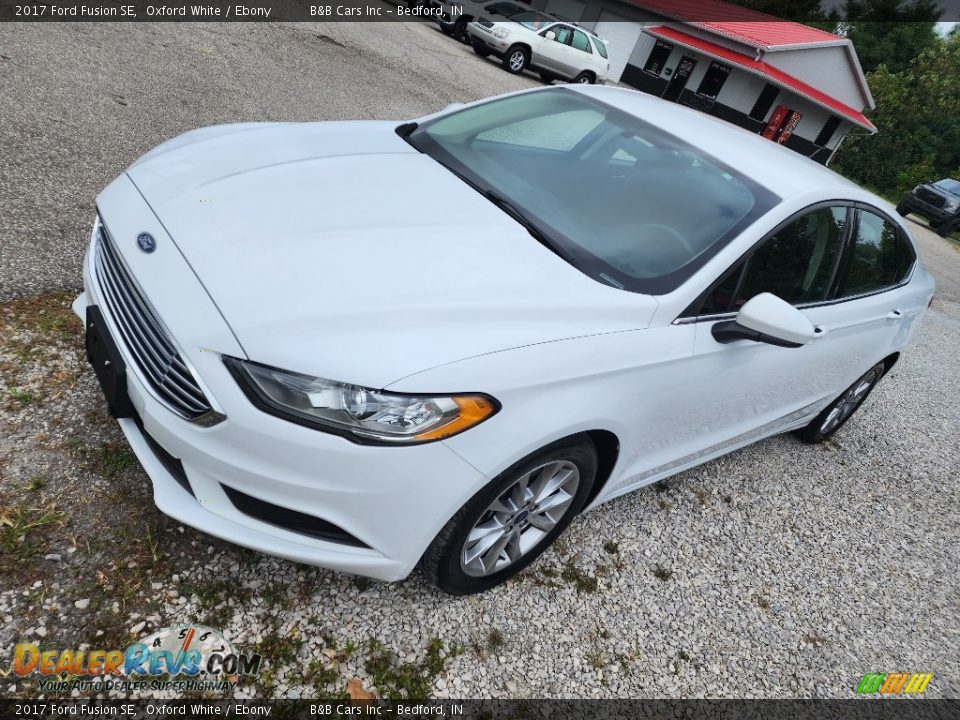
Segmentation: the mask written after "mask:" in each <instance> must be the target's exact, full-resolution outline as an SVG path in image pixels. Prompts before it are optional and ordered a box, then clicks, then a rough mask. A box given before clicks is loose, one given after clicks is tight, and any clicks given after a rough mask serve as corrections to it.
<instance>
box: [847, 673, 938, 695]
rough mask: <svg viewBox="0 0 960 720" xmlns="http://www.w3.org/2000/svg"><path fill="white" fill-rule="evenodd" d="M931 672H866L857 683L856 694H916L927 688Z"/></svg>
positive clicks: (931, 675) (931, 678)
mask: <svg viewBox="0 0 960 720" xmlns="http://www.w3.org/2000/svg"><path fill="white" fill-rule="evenodd" d="M931 680H933V673H906V672H904V673H867V674H866V675H864V676H863V680H861V681H860V684H859V685H857V694H858V695H872V694H874V693H880V694H881V695H900V694H901V693H902V694H904V695H917V694H919V693H922V692H923V691H924V690H926V689H927V685H929V684H930V681H931Z"/></svg>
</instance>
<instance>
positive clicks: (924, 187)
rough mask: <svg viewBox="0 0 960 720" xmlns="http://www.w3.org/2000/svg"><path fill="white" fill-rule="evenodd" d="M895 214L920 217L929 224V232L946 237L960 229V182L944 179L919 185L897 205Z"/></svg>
mask: <svg viewBox="0 0 960 720" xmlns="http://www.w3.org/2000/svg"><path fill="white" fill-rule="evenodd" d="M897 212H898V213H900V214H901V215H907V214H909V213H912V212H913V213H916V214H917V215H921V216H923V217H925V218H926V219H927V222H929V223H930V229H931V230H933V231H934V232H936V233H937V235H939V236H940V237H947V236H948V235H950V233H952V232H953V231H954V230H957V229H958V228H960V181H958V180H954V179H953V178H944V179H943V180H937V182H934V183H920V184H919V185H917V186H916V187H915V188H914V189H913V190H912V191H910V192H909V193H907V194H906V195H904V196H903V199H902V200H901V201H900V202H899V203H897Z"/></svg>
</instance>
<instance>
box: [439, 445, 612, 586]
mask: <svg viewBox="0 0 960 720" xmlns="http://www.w3.org/2000/svg"><path fill="white" fill-rule="evenodd" d="M596 474H597V452H596V450H595V448H594V446H593V443H591V442H590V441H589V440H586V439H582V440H581V439H574V440H566V441H561V442H559V443H554V444H553V445H549V446H547V447H546V448H544V449H542V450H540V451H538V452H536V453H534V454H533V455H531V456H529V457H527V458H526V459H524V460H521V461H520V462H519V463H517V464H516V465H514V466H513V467H511V468H510V469H508V470H506V471H505V472H503V473H502V474H501V475H499V476H498V477H497V478H496V479H495V480H494V481H493V482H491V483H490V484H489V485H487V486H486V487H485V488H484V489H483V490H481V491H480V492H478V493H477V494H476V495H474V496H473V498H471V499H470V500H469V501H468V502H467V504H466V505H464V506H463V507H462V508H460V510H459V511H457V514H456V515H454V516H453V518H451V519H450V521H449V522H448V523H447V524H446V525H445V526H444V528H443V530H441V531H440V532H439V534H438V535H437V537H436V538H435V539H434V541H433V543H431V545H430V547H429V548H428V549H427V552H426V553H424V556H423V558H422V559H421V561H420V569H421V571H422V572H423V574H424V575H425V576H426V578H427V579H428V580H429V581H430V582H431V583H433V584H434V585H436V586H437V587H439V588H440V589H441V590H444V591H445V592H448V593H450V594H452V595H470V594H473V593H477V592H481V591H483V590H487V589H489V588H492V587H494V586H495V585H499V584H500V583H502V582H504V581H505V580H508V579H509V578H511V577H513V576H514V575H516V574H517V573H518V572H520V571H521V570H523V569H524V568H525V567H527V565H529V564H530V563H532V562H533V561H534V560H536V559H537V558H538V557H539V556H540V554H541V553H543V551H544V550H546V549H547V547H549V546H550V544H551V543H552V542H553V541H554V540H555V539H556V538H557V536H559V535H560V533H562V532H563V531H564V529H565V528H566V527H567V525H569V524H570V521H571V520H573V518H574V517H575V516H576V514H577V513H578V512H579V511H580V509H581V508H582V507H583V505H584V503H585V502H586V500H587V498H588V497H589V496H590V490H591V488H592V487H593V482H594V478H595V477H596Z"/></svg>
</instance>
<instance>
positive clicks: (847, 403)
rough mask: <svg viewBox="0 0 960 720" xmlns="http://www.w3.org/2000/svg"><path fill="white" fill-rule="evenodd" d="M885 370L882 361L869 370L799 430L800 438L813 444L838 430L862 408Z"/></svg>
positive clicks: (820, 441)
mask: <svg viewBox="0 0 960 720" xmlns="http://www.w3.org/2000/svg"><path fill="white" fill-rule="evenodd" d="M885 371H886V366H885V365H884V364H883V363H882V362H879V363H877V364H876V365H874V366H873V367H872V368H870V369H869V370H867V371H866V372H865V373H864V374H863V375H861V376H860V377H859V378H858V379H857V381H856V382H855V383H853V385H851V386H850V387H848V388H847V389H846V390H844V391H843V393H841V395H840V397H838V398H837V399H836V400H834V401H833V402H832V403H830V404H829V405H828V406H827V407H826V408H825V409H824V410H823V412H821V413H820V414H819V415H817V416H816V417H815V418H814V419H813V420H812V421H811V422H810V424H809V425H807V426H806V427H804V428H802V429H800V430H798V431H797V435H798V436H799V437H800V439H801V440H803V441H804V442H808V443H811V444H816V443H822V442H823V441H824V440H826V439H827V438H829V437H830V436H831V435H833V434H834V433H835V432H837V430H839V429H840V428H842V427H843V426H844V425H845V424H846V422H847V420H849V419H850V418H852V417H853V415H854V413H855V412H856V411H857V410H859V409H860V406H861V405H863V401H864V400H866V399H867V398H868V397H869V396H870V393H872V392H873V389H874V388H875V387H876V386H877V383H878V382H880V378H882V377H883V374H884V372H885Z"/></svg>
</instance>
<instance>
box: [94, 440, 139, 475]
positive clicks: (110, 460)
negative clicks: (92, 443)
mask: <svg viewBox="0 0 960 720" xmlns="http://www.w3.org/2000/svg"><path fill="white" fill-rule="evenodd" d="M96 457H97V464H98V466H99V469H100V472H101V473H102V474H103V476H104V477H105V478H106V479H107V480H113V479H115V478H117V477H119V476H120V475H121V474H122V473H123V472H124V471H125V470H128V469H130V468H132V467H134V466H136V464H137V458H136V456H135V455H134V454H133V453H132V452H130V450H129V448H128V447H127V445H126V443H114V442H105V443H101V444H100V447H99V448H97V454H96Z"/></svg>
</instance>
